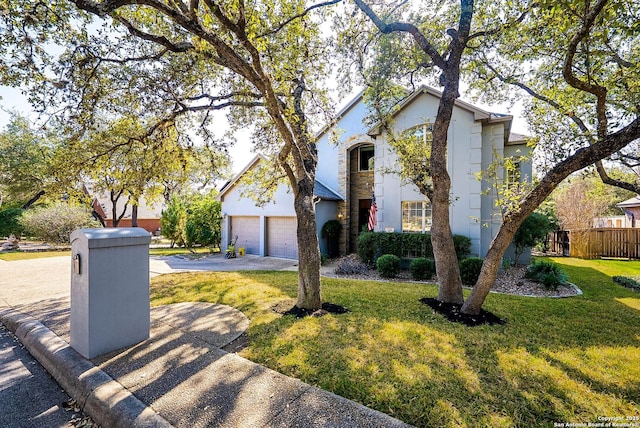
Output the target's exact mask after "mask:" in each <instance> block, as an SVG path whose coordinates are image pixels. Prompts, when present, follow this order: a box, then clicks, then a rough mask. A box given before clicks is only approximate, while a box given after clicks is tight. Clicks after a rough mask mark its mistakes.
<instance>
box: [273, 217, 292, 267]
mask: <svg viewBox="0 0 640 428" xmlns="http://www.w3.org/2000/svg"><path fill="white" fill-rule="evenodd" d="M296 228H297V226H296V218H295V217H269V218H267V255H268V256H273V257H283V258H286V259H297V258H298V242H297V238H296Z"/></svg>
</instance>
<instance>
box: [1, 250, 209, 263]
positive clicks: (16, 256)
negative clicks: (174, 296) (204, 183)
mask: <svg viewBox="0 0 640 428" xmlns="http://www.w3.org/2000/svg"><path fill="white" fill-rule="evenodd" d="M214 252H216V251H211V249H209V248H208V247H198V248H194V249H193V252H192V251H189V249H188V248H183V247H173V248H169V247H151V248H149V255H150V256H175V255H185V256H187V257H189V258H198V257H204V256H206V255H208V254H212V253H214ZM217 252H219V250H218V251H217ZM70 255H71V250H60V251H20V250H17V251H3V252H0V260H5V261H7V262H10V261H14V260H32V259H40V258H43V257H61V256H70Z"/></svg>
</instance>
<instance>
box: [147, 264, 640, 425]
mask: <svg viewBox="0 0 640 428" xmlns="http://www.w3.org/2000/svg"><path fill="white" fill-rule="evenodd" d="M558 261H559V262H560V263H561V264H563V268H565V270H566V271H567V273H568V274H569V277H570V280H571V281H572V282H574V283H576V284H577V285H578V286H579V287H580V288H581V289H582V290H583V292H584V295H583V296H579V297H572V298H566V299H545V298H525V297H519V296H508V295H497V294H491V295H490V296H489V298H488V300H487V302H486V305H485V308H486V309H487V310H490V311H491V312H493V313H494V314H496V315H498V316H499V317H501V318H504V319H506V320H507V323H506V324H505V325H494V326H489V325H483V326H478V327H474V328H468V327H465V326H463V325H460V324H454V323H451V322H449V321H447V320H445V319H444V317H442V316H441V315H438V314H436V313H434V312H433V311H432V310H431V309H430V308H428V307H427V306H425V305H424V304H422V303H420V301H419V299H420V298H423V297H428V296H435V295H436V294H437V289H436V287H435V286H433V285H428V284H415V283H411V284H402V283H382V282H372V281H371V282H369V281H349V280H339V279H323V299H324V300H325V301H331V302H333V303H336V304H339V305H342V306H345V307H347V308H349V309H350V310H351V312H350V313H347V314H342V315H338V316H332V315H327V316H324V317H319V318H316V317H308V318H304V319H299V320H298V319H295V318H293V317H282V316H280V315H278V314H275V313H274V311H273V310H272V309H271V308H272V306H273V305H274V304H277V303H278V302H279V301H281V300H286V299H292V298H294V297H295V293H296V286H297V275H296V273H290V272H258V273H256V272H238V273H233V274H222V273H206V274H205V273H203V274H197V275H199V276H198V277H193V278H190V279H189V278H187V277H175V276H174V275H169V276H167V277H166V278H165V279H164V281H165V282H164V284H162V283H158V284H155V285H154V287H153V288H152V292H153V293H152V295H153V296H154V301H157V302H158V303H169V301H167V299H170V300H172V299H178V301H182V300H179V299H191V300H205V301H215V302H217V303H224V304H228V305H231V306H234V307H236V308H238V309H240V310H243V312H245V314H247V316H249V318H250V319H251V320H252V323H251V325H250V328H249V332H248V336H249V346H248V348H247V349H245V350H244V351H243V353H242V355H243V356H245V357H247V358H249V359H251V360H253V361H255V362H257V363H260V364H263V365H265V366H267V367H269V368H272V369H274V370H276V371H279V372H281V373H284V374H287V375H290V376H293V377H296V378H299V379H301V380H303V381H305V382H308V383H311V384H314V385H317V386H319V387H321V388H323V389H326V390H329V391H332V392H334V393H336V394H339V395H342V396H344V397H346V398H350V399H353V400H356V401H358V402H361V403H363V404H365V405H367V406H370V407H372V408H375V409H377V410H380V411H382V412H385V413H388V414H391V415H392V416H395V417H397V418H399V419H401V420H403V421H405V422H408V423H411V424H413V425H416V426H549V425H552V424H553V422H566V423H569V422H573V423H588V422H597V421H598V420H597V418H598V417H599V416H616V415H637V414H638V408H637V403H640V391H639V389H638V385H637V379H639V378H640V365H638V364H637V361H639V360H640V317H639V316H638V311H637V310H636V309H634V308H633V307H629V306H628V305H626V304H623V303H621V302H620V301H619V299H629V298H636V297H637V295H635V296H634V293H633V292H631V291H628V290H626V289H624V288H622V287H620V286H618V285H616V284H614V283H613V282H612V281H611V279H610V277H609V276H607V275H605V274H603V273H602V272H601V271H599V270H595V269H592V268H590V267H586V266H575V265H572V264H571V263H563V259H559V260H558ZM569 262H570V260H569ZM161 278H162V277H161ZM190 281H191V282H194V283H198V284H200V283H203V284H206V285H198V286H197V287H196V286H192V285H193V284H191V285H190ZM170 283H172V285H169V284H170ZM194 290H197V292H196V291H194ZM190 291H191V292H192V293H191V294H190ZM185 301H186V300H185Z"/></svg>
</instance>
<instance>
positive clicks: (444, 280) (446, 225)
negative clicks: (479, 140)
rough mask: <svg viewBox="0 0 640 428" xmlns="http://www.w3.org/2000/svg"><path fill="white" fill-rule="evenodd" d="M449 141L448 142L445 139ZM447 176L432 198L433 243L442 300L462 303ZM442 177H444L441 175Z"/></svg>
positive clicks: (437, 186)
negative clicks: (452, 232)
mask: <svg viewBox="0 0 640 428" xmlns="http://www.w3.org/2000/svg"><path fill="white" fill-rule="evenodd" d="M445 143H446V142H445ZM443 172H444V174H446V179H439V180H437V183H438V184H436V180H434V189H433V190H434V191H433V197H432V201H431V202H432V218H433V222H432V225H431V245H432V246H433V256H434V259H435V263H436V273H437V275H438V284H439V287H438V300H440V301H441V302H448V303H462V302H463V301H464V297H463V295H462V281H461V280H460V268H459V267H458V256H457V255H456V249H455V246H454V244H453V237H452V234H451V225H450V221H449V189H450V184H449V180H448V179H449V174H447V171H446V169H445V170H444V171H443ZM441 177H442V178H444V177H443V176H442V175H441Z"/></svg>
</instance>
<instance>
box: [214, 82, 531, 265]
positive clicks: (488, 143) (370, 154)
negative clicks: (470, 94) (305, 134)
mask: <svg viewBox="0 0 640 428" xmlns="http://www.w3.org/2000/svg"><path fill="white" fill-rule="evenodd" d="M440 95H441V94H440V92H438V91H436V90H434V89H432V88H428V87H421V88H420V89H418V90H417V91H415V92H414V93H412V94H411V95H410V96H408V97H407V98H405V99H404V101H403V102H402V103H401V104H400V105H399V106H398V107H399V108H398V109H397V112H396V113H395V115H394V118H393V121H392V125H391V126H393V127H394V128H395V129H394V131H393V132H395V133H399V132H403V131H406V130H410V129H414V128H415V129H416V132H423V133H428V132H430V124H431V123H433V122H434V120H435V116H436V112H437V109H438V103H439V97H440ZM367 113H368V108H367V106H366V105H365V104H364V102H363V99H362V95H358V96H357V97H355V99H353V100H352V101H351V102H350V103H349V104H347V105H346V106H345V107H344V108H343V109H342V110H341V111H340V112H339V113H338V114H337V116H336V120H335V122H334V123H333V125H332V126H330V127H326V128H325V129H324V130H323V131H321V132H320V133H319V134H318V136H317V145H318V168H317V176H316V187H315V193H316V197H317V198H318V203H317V205H316V213H317V224H318V233H319V234H320V230H321V228H322V226H323V224H324V223H325V222H326V221H328V220H332V219H338V220H339V221H340V222H341V223H342V225H343V236H342V239H341V242H340V253H341V254H346V253H349V252H352V251H355V249H356V243H357V237H358V234H359V233H360V232H361V231H362V229H363V227H365V226H366V225H367V223H368V220H369V212H370V207H371V200H372V196H374V195H375V199H376V205H377V219H376V224H375V230H376V231H388V232H390V231H394V232H428V231H429V230H430V225H431V207H430V204H429V202H428V200H427V199H426V197H425V196H424V195H422V194H420V192H419V191H418V190H417V188H416V187H415V186H414V185H413V184H410V183H407V182H404V181H402V180H401V179H400V177H399V176H398V175H397V174H393V173H389V171H390V170H392V169H393V168H394V165H395V164H396V155H395V153H394V151H393V150H392V149H391V148H390V146H389V144H388V136H387V135H386V132H385V131H382V130H381V129H380V127H378V126H374V127H367V126H366V125H365V124H364V119H365V117H366V116H367ZM512 120H513V117H512V116H509V115H500V114H493V113H489V112H486V111H484V110H481V109H479V108H477V107H475V106H473V105H471V104H468V103H466V102H463V101H457V102H456V105H455V108H454V111H453V116H452V120H451V126H450V128H449V136H448V148H447V162H448V170H449V173H450V175H451V209H450V216H451V226H452V231H453V233H454V234H460V235H465V236H468V237H469V238H471V242H472V253H473V254H474V255H478V256H484V255H485V254H486V252H487V249H488V247H489V244H490V242H491V240H492V239H493V237H494V236H495V234H496V233H497V230H498V228H499V227H500V223H501V217H500V211H499V208H497V207H496V204H495V192H487V188H488V184H487V183H486V182H483V181H480V180H479V179H478V174H477V173H478V172H480V171H482V170H485V169H486V168H487V167H488V166H489V165H490V164H491V163H492V162H494V161H495V159H496V157H510V156H518V157H519V156H522V155H526V154H528V153H529V151H530V149H529V148H528V147H527V146H526V142H525V141H524V138H523V137H522V136H520V135H516V134H511V132H510V129H511V123H512ZM335 130H337V131H338V133H337V135H339V137H338V139H337V141H336V139H335V138H332V137H331V136H332V135H335V134H333V131H335ZM261 161H263V159H262V158H261V157H260V156H256V157H255V158H254V159H253V161H252V162H251V163H250V164H249V165H248V166H247V167H246V168H245V169H244V170H243V171H242V172H241V173H240V174H238V176H236V177H235V178H234V179H233V180H231V181H230V182H228V183H227V184H226V185H225V186H224V187H223V188H222V189H221V192H220V199H221V200H222V212H223V215H224V216H225V219H224V222H223V233H222V235H223V243H227V242H229V241H231V238H232V237H233V236H235V235H238V246H240V247H244V248H245V250H246V252H247V253H248V254H258V255H262V256H277V257H288V258H296V257H297V244H296V222H295V212H294V209H293V195H292V194H291V192H290V191H289V190H288V187H287V185H286V184H282V185H280V186H279V188H278V189H277V191H276V193H275V197H274V198H273V201H272V202H271V203H269V204H267V205H265V206H263V207H256V205H255V203H254V202H253V201H252V200H250V199H248V198H244V197H242V196H241V188H240V182H241V181H240V179H241V177H242V176H243V175H244V174H250V173H251V170H252V169H253V168H255V167H256V165H257V164H258V163H259V162H261ZM518 167H519V169H520V174H519V176H520V179H530V177H531V164H530V163H529V162H521V164H519V165H518ZM501 173H502V174H504V172H501ZM320 249H321V251H323V252H325V251H326V242H324V240H322V239H320ZM507 257H508V255H507Z"/></svg>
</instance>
